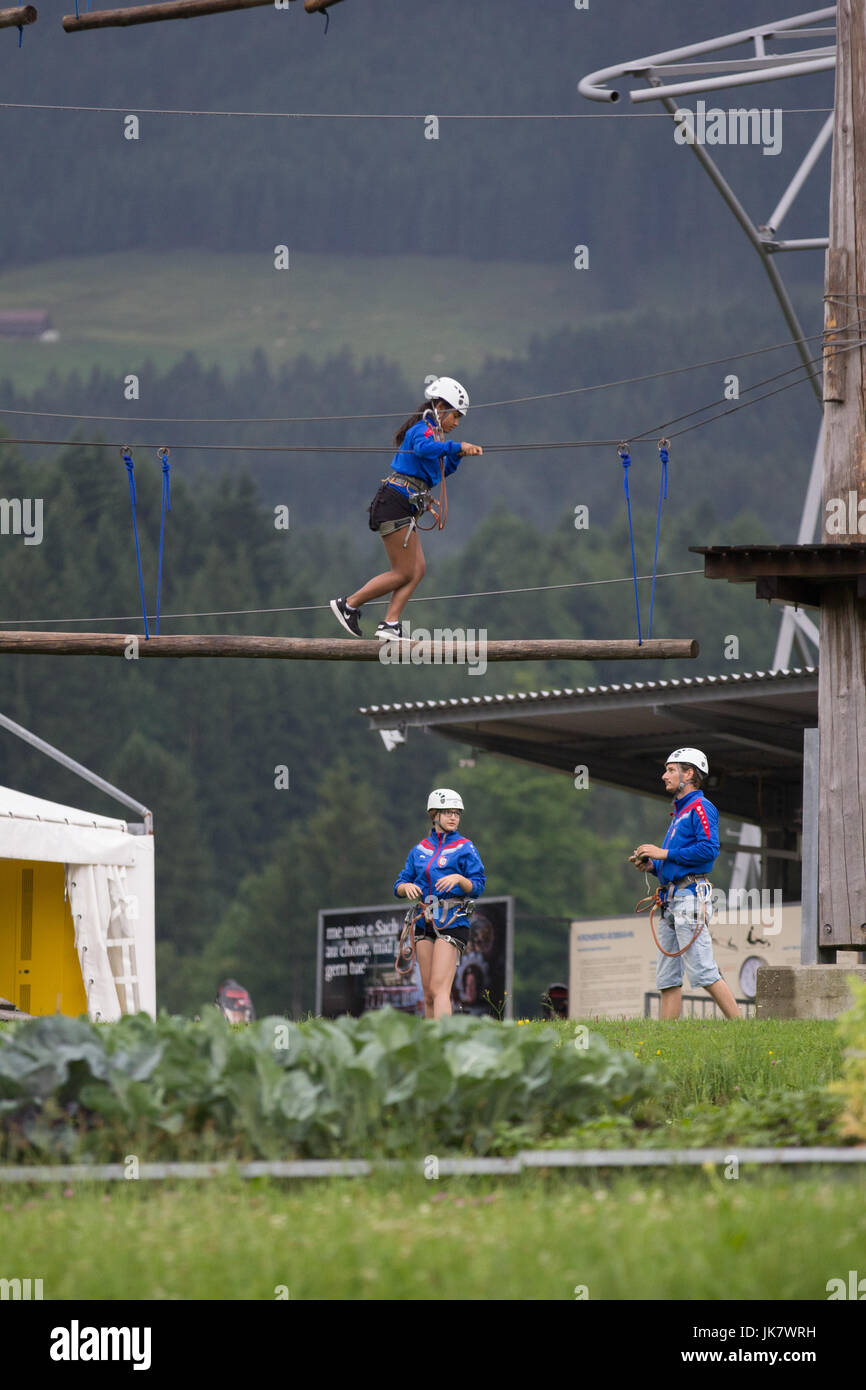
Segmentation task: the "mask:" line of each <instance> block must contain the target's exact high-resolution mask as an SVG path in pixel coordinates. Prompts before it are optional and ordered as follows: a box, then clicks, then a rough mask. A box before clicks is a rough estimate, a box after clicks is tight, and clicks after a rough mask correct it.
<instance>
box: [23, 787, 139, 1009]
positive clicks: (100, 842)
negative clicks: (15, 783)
mask: <svg viewBox="0 0 866 1390" xmlns="http://www.w3.org/2000/svg"><path fill="white" fill-rule="evenodd" d="M3 861H17V862H23V863H25V864H30V865H40V864H52V865H55V866H62V867H63V877H62V881H61V880H60V878H59V877H57V878H56V883H57V884H58V888H56V889H55V890H53V891H54V892H55V896H59V895H60V894H61V893H62V895H63V896H64V897H65V898H66V899H67V901H68V905H69V911H70V913H71V917H72V924H73V928H74V944H75V952H76V955H77V958H78V962H79V965H80V969H81V981H82V982H83V986H84V994H85V996H86V1000H87V1013H88V1016H89V1017H90V1018H91V1019H93V1020H100V1021H105V1022H109V1021H113V1020H115V1019H118V1018H119V1017H120V1016H121V1014H126V1013H137V1012H138V1011H139V1010H144V1011H145V1012H146V1013H149V1014H151V1015H155V1012H156V980H155V949H154V933H155V925H154V839H153V836H152V835H147V834H133V833H132V832H131V831H130V829H129V827H128V825H127V822H126V821H122V820H112V819H110V818H109V817H108V816H97V815H94V814H92V813H91V812H89V811H81V810H77V809H76V808H74V807H71V806H61V805H59V804H58V803H56V802H53V801H43V800H41V799H39V798H38V797H35V796H27V795H26V794H25V793H24V792H19V791H13V790H12V788H10V787H0V868H2V867H3ZM34 871H35V870H34ZM28 882H29V884H30V885H32V883H33V876H32V872H31V876H30V879H29V880H28ZM27 891H29V892H30V895H31V896H30V898H28V900H27V912H28V913H29V918H28V922H29V923H30V925H29V926H28V932H29V933H30V934H31V935H32V933H33V931H36V932H38V930H39V927H40V922H39V914H38V912H34V910H33V907H32V901H33V899H32V887H31V888H30V889H28V890H27ZM46 891H47V890H46ZM52 906H53V907H54V908H57V906H58V904H57V903H56V902H55V903H54V904H53V905H52ZM0 907H2V904H0ZM63 910H64V911H65V904H64V905H63ZM22 911H23V910H22ZM3 920H4V919H3V918H2V916H0V928H2V923H3ZM6 920H7V921H11V916H10V917H7V919H6ZM21 920H22V922H23V920H24V917H23V916H22V918H21ZM67 930H68V928H67ZM22 934H23V928H22ZM0 945H2V943H0ZM7 945H8V942H7ZM10 949H11V948H10ZM19 955H20V950H19ZM9 958H11V957H9ZM43 969H44V967H43ZM19 973H20V972H19ZM36 974H38V971H37V970H35V969H34V975H36ZM15 1002H16V1003H17V1002H18V1001H17V1000H16V1001H15ZM43 1012H44V1010H43Z"/></svg>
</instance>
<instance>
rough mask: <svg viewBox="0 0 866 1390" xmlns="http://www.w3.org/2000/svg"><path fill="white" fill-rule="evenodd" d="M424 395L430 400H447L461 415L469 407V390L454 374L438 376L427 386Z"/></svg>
mask: <svg viewBox="0 0 866 1390" xmlns="http://www.w3.org/2000/svg"><path fill="white" fill-rule="evenodd" d="M424 395H425V397H426V399H427V400H428V401H447V402H448V404H449V405H450V406H453V408H454V409H455V410H459V412H460V414H461V415H465V414H466V412H467V410H468V409H469V392H468V391H467V390H466V387H465V386H461V385H460V382H459V381H455V380H454V378H453V376H437V378H436V380H435V381H431V382H430V384H429V386H427V387H426V388H425V390H424Z"/></svg>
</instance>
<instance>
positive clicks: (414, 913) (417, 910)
mask: <svg viewBox="0 0 866 1390" xmlns="http://www.w3.org/2000/svg"><path fill="white" fill-rule="evenodd" d="M470 906H471V904H470V902H469V900H468V899H467V900H465V901H463V902H459V903H457V904H456V905H455V906H454V907H453V908H452V909H451V911H450V913H449V914H448V915H447V916H446V917H445V919H444V921H443V922H442V924H441V926H437V925H436V920H435V917H434V915H433V907H432V904H431V903H428V902H425V901H422V900H419V901H418V902H414V903H413V904H412V906H411V907H410V908H409V910H408V911H407V913H406V915H405V917H404V918H403V930H402V931H401V933H400V940H399V941H398V943H397V956H396V959H395V961H394V969H395V970H396V971H397V974H398V975H409V974H411V972H412V970H413V969H414V966H415V956H416V945H415V923H416V922H417V921H418V918H419V917H423V918H424V921H425V922H426V923H427V925H428V926H430V927H432V928H433V931H434V933H435V935H436V937H437V939H438V938H441V937H443V936H444V935H445V931H446V928H448V927H450V925H451V923H452V922H453V921H454V919H455V917H460V916H463V915H464V914H465V913H466V912H467V911H468V910H469V907H470Z"/></svg>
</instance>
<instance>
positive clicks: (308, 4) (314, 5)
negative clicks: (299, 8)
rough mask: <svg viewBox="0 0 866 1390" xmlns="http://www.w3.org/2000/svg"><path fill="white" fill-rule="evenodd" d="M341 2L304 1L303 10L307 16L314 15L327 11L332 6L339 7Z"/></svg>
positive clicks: (338, 0)
mask: <svg viewBox="0 0 866 1390" xmlns="http://www.w3.org/2000/svg"><path fill="white" fill-rule="evenodd" d="M340 4H342V0H304V9H305V10H306V11H307V14H316V13H317V11H319V10H329V9H330V8H331V6H332V5H340Z"/></svg>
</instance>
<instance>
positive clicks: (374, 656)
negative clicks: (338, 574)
mask: <svg viewBox="0 0 866 1390" xmlns="http://www.w3.org/2000/svg"><path fill="white" fill-rule="evenodd" d="M385 645H387V647H388V648H389V660H388V661H387V662H385V663H383V664H387V665H395V666H396V665H398V664H406V665H411V664H415V663H413V662H412V661H411V653H412V650H413V649H415V648H419V649H421V651H422V653H423V655H424V662H423V664H425V665H426V664H428V663H429V664H432V665H445V666H447V665H457V664H463V663H465V661H466V659H467V654H468V656H469V658H471V659H472V660H477V658H478V656H479V655H483V656H484V657H485V658H486V660H487V661H635V660H638V661H641V660H642V661H658V660H663V661H673V660H680V661H682V660H691V659H693V658H694V657H696V656H697V655H698V651H699V647H698V643H697V642H696V641H695V640H694V639H685V640H682V641H680V640H674V639H672V638H665V637H660V638H656V637H653V638H652V639H651V640H648V641H646V642H643V643H642V644H641V645H640V646H639V645H638V643H637V642H636V641H628V640H627V641H598V642H584V641H576V640H575V641H570V640H567V641H557V640H550V641H547V640H530V641H520V640H518V641H500V642H486V643H482V644H481V645H479V643H478V641H477V640H470V641H469V642H468V643H467V642H466V641H465V640H458V639H457V638H454V639H453V640H452V641H450V642H449V641H447V640H446V641H444V642H442V641H439V642H425V641H422V640H420V639H419V640H418V641H417V642H413V643H411V644H410V643H402V642H401V643H387V644H384V643H382V642H379V641H363V640H357V639H353V638H340V637H336V638H332V637H242V636H224V635H219V634H210V633H207V634H195V635H194V634H191V633H190V634H184V635H182V636H172V637H151V638H150V640H149V641H148V640H145V638H144V637H143V636H142V635H140V634H139V635H130V636H124V635H122V634H120V633H115V632H0V655H2V654H3V653H4V652H6V653H8V654H10V655H12V654H15V655H18V656H21V655H26V654H28V653H29V654H30V655H34V656H120V657H123V656H127V659H130V660H131V659H137V658H138V657H144V656H166V657H192V656H200V657H208V656H220V657H259V658H261V657H267V658H272V659H273V658H276V659H278V660H281V661H379V660H380V657H381V654H382V648H383V646H385ZM406 646H408V647H409V656H408V657H407V656H406V655H405V654H404V655H403V659H402V661H401V660H400V653H402V652H403V649H404V648H405V647H406ZM418 664H422V663H421V662H420V661H419V662H418Z"/></svg>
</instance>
